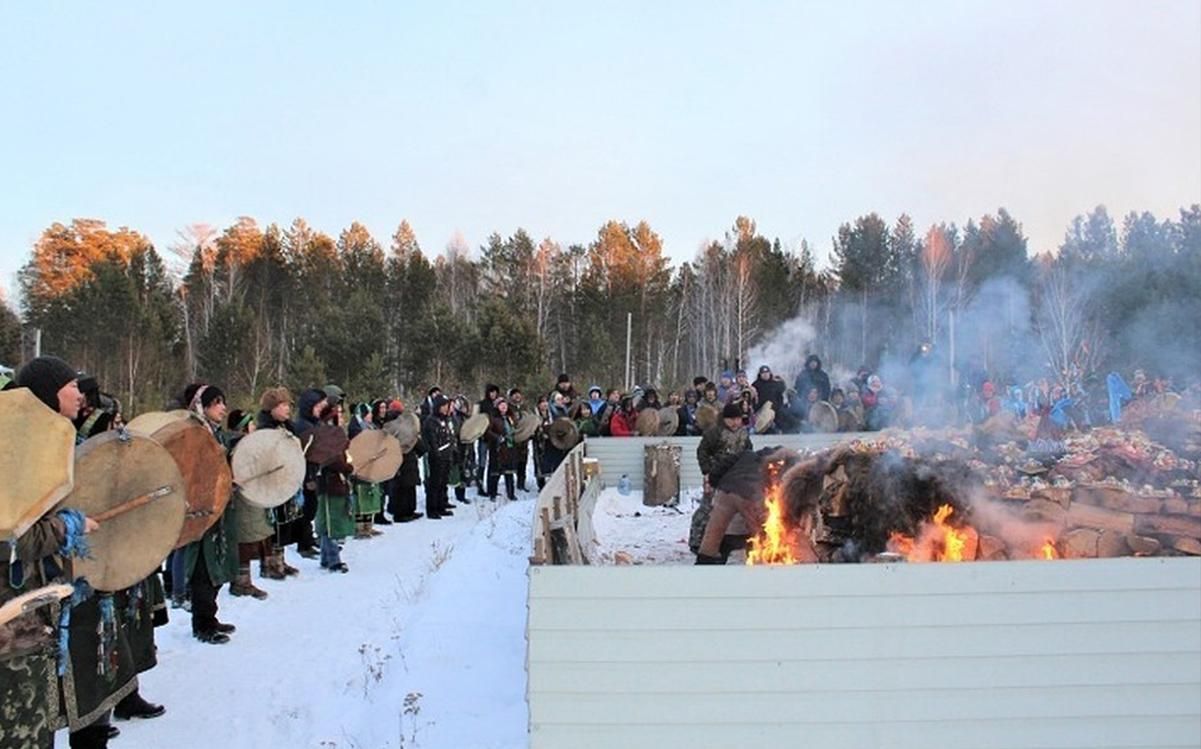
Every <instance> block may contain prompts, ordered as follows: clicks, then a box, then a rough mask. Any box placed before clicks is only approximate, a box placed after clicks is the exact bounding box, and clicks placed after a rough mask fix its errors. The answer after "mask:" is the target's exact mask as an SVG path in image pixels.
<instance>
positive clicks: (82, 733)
mask: <svg viewBox="0 0 1201 749" xmlns="http://www.w3.org/2000/svg"><path fill="white" fill-rule="evenodd" d="M68 742H69V745H70V747H71V749H107V747H108V726H106V725H97V724H92V725H90V726H88V727H87V728H81V729H79V730H78V731H76V732H74V733H72V734H71V736H70V738H69V739H68Z"/></svg>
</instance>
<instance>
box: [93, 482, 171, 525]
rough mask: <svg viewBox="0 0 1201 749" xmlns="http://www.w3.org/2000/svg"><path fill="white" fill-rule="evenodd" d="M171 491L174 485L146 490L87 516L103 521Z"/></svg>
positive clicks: (98, 521)
mask: <svg viewBox="0 0 1201 749" xmlns="http://www.w3.org/2000/svg"><path fill="white" fill-rule="evenodd" d="M173 491H175V487H173V486H160V487H159V488H157V489H155V490H154V491H152V492H147V493H145V494H143V495H141V496H139V497H134V498H133V499H131V500H129V501H127V502H122V503H121V504H119V505H117V506H116V507H112V508H110V509H107V510H105V511H104V512H102V513H100V514H99V515H90V516H89V517H91V518H92V520H95V521H96V522H97V523H103V522H104V521H106V520H112V519H113V518H115V517H117V516H118V515H124V514H125V513H127V512H129V511H130V510H136V509H138V508H139V507H141V506H142V505H148V504H150V503H151V502H153V501H154V500H156V499H161V498H162V497H165V496H167V495H168V494H170V493H171V492H173Z"/></svg>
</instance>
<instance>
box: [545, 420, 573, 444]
mask: <svg viewBox="0 0 1201 749" xmlns="http://www.w3.org/2000/svg"><path fill="white" fill-rule="evenodd" d="M547 434H548V436H549V438H550V443H551V444H552V445H554V446H555V447H556V448H558V449H560V450H570V449H572V448H573V447H575V446H576V445H578V444H579V443H580V430H579V429H577V428H576V425H575V424H574V423H573V422H572V420H571V419H569V418H567V417H566V416H560V417H559V418H557V419H555V420H554V421H552V422H551V425H550V427H548V428H547Z"/></svg>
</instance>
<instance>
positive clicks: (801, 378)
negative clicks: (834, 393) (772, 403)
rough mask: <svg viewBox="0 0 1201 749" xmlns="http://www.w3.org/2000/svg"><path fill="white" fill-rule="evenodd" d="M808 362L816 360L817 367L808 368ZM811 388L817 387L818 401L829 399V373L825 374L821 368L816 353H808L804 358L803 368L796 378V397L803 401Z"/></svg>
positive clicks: (820, 362)
mask: <svg viewBox="0 0 1201 749" xmlns="http://www.w3.org/2000/svg"><path fill="white" fill-rule="evenodd" d="M810 362H817V369H810V368H809V364H810ZM812 388H817V399H818V400H819V401H828V400H830V375H828V374H826V372H825V370H823V369H822V360H821V359H819V358H818V357H817V354H810V355H809V358H808V359H806V360H805V369H804V370H803V371H802V372H801V373H800V374H799V375H797V378H796V397H797V400H798V401H800V402H801V403H804V402H805V397H806V396H807V395H809V391H810V390H811V389H812Z"/></svg>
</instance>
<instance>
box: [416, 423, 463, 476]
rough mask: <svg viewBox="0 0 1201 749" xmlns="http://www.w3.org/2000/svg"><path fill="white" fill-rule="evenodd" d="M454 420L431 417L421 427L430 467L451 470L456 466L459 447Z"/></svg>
mask: <svg viewBox="0 0 1201 749" xmlns="http://www.w3.org/2000/svg"><path fill="white" fill-rule="evenodd" d="M456 431H457V430H456V429H455V424H454V419H453V418H452V417H449V416H447V417H443V416H440V415H437V414H434V415H433V416H430V417H429V418H427V419H426V420H425V422H424V423H423V424H422V425H421V439H422V440H423V441H424V442H425V449H426V451H427V452H426V459H427V460H428V461H429V462H430V465H431V466H433V465H437V466H439V467H444V468H446V469H447V470H449V468H450V466H452V465H454V462H455V457H456V453H457V447H458V441H459V440H458V437H457V436H456Z"/></svg>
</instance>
